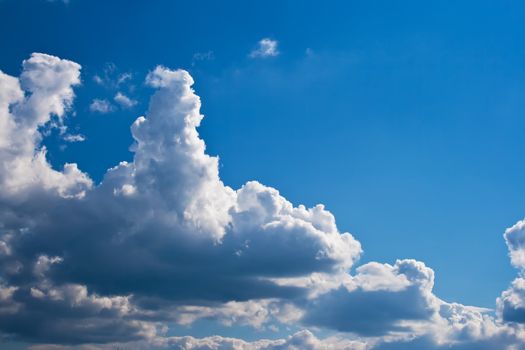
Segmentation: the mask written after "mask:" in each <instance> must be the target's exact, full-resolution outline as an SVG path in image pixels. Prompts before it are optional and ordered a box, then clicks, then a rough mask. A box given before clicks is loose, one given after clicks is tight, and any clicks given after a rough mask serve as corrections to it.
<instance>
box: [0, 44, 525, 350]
mask: <svg viewBox="0 0 525 350" xmlns="http://www.w3.org/2000/svg"><path fill="white" fill-rule="evenodd" d="M79 76H80V66H79V65H78V64H76V63H74V62H71V61H67V60H62V59H59V58H57V57H53V56H49V55H45V54H33V55H32V56H31V58H29V59H28V60H26V61H24V63H23V66H22V73H21V75H20V77H19V78H17V77H12V76H9V75H6V74H4V73H1V72H0V83H1V84H0V162H1V167H2V168H1V170H2V171H1V172H0V189H1V191H0V335H1V336H2V337H5V338H8V339H14V340H22V341H26V342H30V343H32V344H33V345H32V348H33V349H63V348H68V349H69V348H71V347H72V346H74V348H78V349H87V346H89V348H90V349H109V348H112V347H114V346H115V344H117V343H123V344H126V348H127V349H128V348H129V349H157V348H158V349H232V348H235V349H268V350H270V349H332V348H336V349H356V350H357V349H372V348H373V349H400V348H402V349H411V348H414V349H421V348H425V349H445V348H446V349H484V348H487V349H489V348H490V349H493V348H494V347H497V348H508V349H524V348H525V347H524V346H523V345H522V344H524V340H525V330H524V328H523V325H522V323H524V321H525V317H524V316H523V315H524V313H523V311H524V310H525V309H524V304H525V303H524V300H525V298H524V291H525V282H524V280H523V279H522V278H521V277H520V278H517V279H516V280H515V281H514V282H513V283H512V285H511V287H510V288H509V289H508V290H507V291H504V292H503V293H502V296H501V297H500V298H499V299H498V302H497V303H498V310H497V315H496V316H492V315H491V314H490V313H489V312H488V310H484V309H480V308H475V307H469V306H464V305H460V304H455V303H448V302H445V301H443V300H441V299H439V298H438V297H437V296H435V295H434V294H433V291H432V289H433V285H434V272H433V270H432V269H431V268H429V267H427V266H426V265H425V264H424V263H422V262H418V261H415V260H410V259H405V260H398V261H396V262H395V263H394V264H393V265H390V264H383V263H379V262H370V263H368V264H365V265H362V266H357V267H356V270H355V271H356V272H355V273H354V274H351V273H350V271H351V269H352V268H353V267H355V265H356V262H357V260H358V259H359V256H360V255H361V253H362V249H361V245H360V243H359V242H358V241H357V240H356V239H355V238H354V237H353V236H352V235H351V234H350V233H347V232H341V231H340V230H339V228H338V227H337V225H336V220H335V218H334V216H333V215H332V214H331V213H330V212H329V211H328V210H326V208H325V207H324V206H323V205H317V206H314V207H312V208H306V207H304V206H302V205H299V206H294V205H293V204H292V203H290V202H289V201H288V200H287V199H286V198H284V197H283V196H282V195H281V194H280V193H279V191H278V190H276V189H274V188H271V187H268V186H265V185H263V184H261V183H259V182H256V181H251V182H247V183H246V184H244V185H243V186H242V187H241V188H239V189H233V188H231V187H229V186H227V185H225V184H224V183H223V182H222V180H221V179H220V176H219V167H218V163H219V160H218V158H217V157H213V156H210V155H208V154H207V153H206V145H205V143H204V141H203V140H202V139H201V138H200V136H199V133H198V130H197V129H198V127H199V125H200V123H201V121H202V118H203V116H202V115H201V114H200V106H201V101H200V98H199V97H198V96H197V95H196V94H195V92H194V91H193V89H192V85H193V79H192V77H191V76H190V75H189V74H188V73H187V72H186V71H183V70H170V69H168V68H165V67H162V66H158V67H156V68H155V69H154V70H153V71H151V72H150V73H149V74H148V75H147V77H146V80H145V81H146V84H147V85H149V86H150V87H152V88H154V89H155V92H154V93H153V96H152V97H151V100H150V103H149V107H148V109H147V111H146V113H145V114H144V116H140V117H138V118H137V119H136V120H135V122H134V123H133V124H132V126H131V132H132V136H133V139H134V144H133V145H132V150H133V152H134V156H133V160H132V161H131V162H129V163H128V162H121V163H119V164H117V165H116V166H114V167H113V168H111V169H108V170H107V172H106V174H105V176H104V178H103V180H102V182H101V183H100V184H97V185H96V186H95V185H94V184H93V182H92V180H91V179H90V177H89V176H88V175H87V174H85V173H83V172H82V171H80V170H79V169H78V167H77V166H76V165H75V164H66V165H65V166H64V168H63V169H62V170H60V171H59V170H56V169H53V168H52V167H51V166H50V165H49V163H48V162H47V160H46V150H45V147H43V146H42V139H43V137H44V136H43V135H42V134H41V132H40V130H41V127H42V126H46V125H47V126H49V125H51V126H52V125H53V120H55V119H57V120H59V121H60V120H62V119H63V118H65V116H66V112H67V111H68V109H69V108H70V107H71V104H72V102H73V98H74V92H73V87H74V86H76V85H78V84H79V81H80V80H79ZM122 96H124V95H122ZM523 232H524V230H523V224H521V223H518V224H517V225H516V226H514V227H513V228H511V229H509V230H507V232H506V233H505V239H506V241H507V244H508V246H509V250H510V255H511V259H512V263H513V265H515V266H516V267H517V268H519V269H520V270H521V272H523V268H524V265H525V263H524V262H523V261H522V260H523V259H522V257H523V256H524V255H523V247H524V246H525V244H524V243H523V242H524V240H523ZM199 319H207V320H214V321H216V322H220V323H222V324H226V325H232V326H236V325H245V326H250V327H254V328H259V329H262V328H264V327H267V326H269V325H277V326H279V327H288V326H290V325H294V326H300V327H304V328H310V329H311V330H310V331H309V330H304V331H300V332H298V333H295V334H293V335H290V336H289V337H288V338H284V339H278V340H260V341H256V342H246V341H244V340H241V339H231V338H223V337H219V336H216V337H209V338H202V339H195V338H192V337H170V336H168V335H167V325H168V324H179V325H188V324H191V323H193V322H195V321H197V320H199ZM316 329H326V330H330V331H332V332H338V335H337V336H335V337H329V338H325V339H319V338H318V337H317V336H315V335H314V334H313V333H312V331H315V330H316Z"/></svg>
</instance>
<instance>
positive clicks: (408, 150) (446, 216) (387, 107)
mask: <svg viewBox="0 0 525 350" xmlns="http://www.w3.org/2000/svg"><path fill="white" fill-rule="evenodd" d="M524 11H525V3H523V2H520V1H498V2H495V1H463V2H457V1H425V2H422V1H404V2H402V3H401V2H392V1H360V2H358V1H338V2H335V1H334V2H328V3H327V2H324V3H323V6H320V5H319V2H314V1H303V2H301V3H300V5H298V3H297V2H291V1H282V0H281V1H264V2H263V1H259V2H247V1H220V2H219V1H193V2H190V1H160V0H159V1H153V2H151V1H148V2H146V1H143V2H138V1H125V0H122V1H95V0H90V1H86V0H70V2H69V3H67V4H64V3H63V2H61V1H55V2H47V1H42V0H38V1H37V0H35V1H29V0H16V1H15V0H3V1H0V48H1V54H0V69H1V70H3V71H4V72H6V73H8V74H11V75H15V76H17V75H18V74H19V71H20V63H21V61H22V60H23V59H26V58H28V57H29V55H30V54H31V53H32V52H45V53H48V54H52V55H56V56H60V57H62V58H67V59H70V60H73V61H76V62H78V63H80V64H81V65H82V66H83V70H82V71H83V85H82V86H81V87H79V88H78V89H77V90H76V92H77V100H76V103H75V108H74V110H75V111H76V115H75V116H71V117H70V119H69V121H68V124H69V125H70V126H71V128H73V129H74V128H78V131H79V132H80V133H82V134H83V135H86V137H87V140H86V141H85V142H82V143H74V144H68V146H67V148H65V149H63V147H62V148H61V147H60V146H61V145H63V144H61V143H60V142H59V141H57V138H56V137H55V138H54V137H53V135H51V136H50V137H49V139H48V140H46V141H45V142H46V144H47V145H48V147H49V149H50V154H49V158H50V160H51V161H52V163H53V164H54V165H55V166H57V167H60V166H61V164H63V163H64V162H67V161H69V162H71V161H75V162H78V163H79V166H80V168H81V169H82V170H84V171H87V172H88V173H90V174H91V175H92V176H93V177H94V178H95V179H97V180H100V179H101V176H102V174H103V173H104V172H105V170H106V169H107V168H108V167H111V166H113V165H115V164H116V163H118V161H120V160H129V159H130V158H131V153H130V152H129V151H128V147H129V145H130V144H131V141H132V140H131V136H130V134H129V125H130V124H131V122H132V121H133V120H134V119H135V118H136V117H137V116H138V115H140V114H141V113H144V111H145V109H146V107H147V106H146V103H147V98H148V96H149V95H150V92H151V91H149V90H148V88H146V87H145V86H144V85H143V80H144V76H145V74H146V73H147V72H148V71H149V70H151V69H152V68H154V67H155V66H156V65H157V64H162V65H165V66H168V67H171V68H184V69H187V70H188V71H190V73H191V74H192V75H193V77H194V79H195V81H196V84H195V89H196V91H197V94H198V95H200V96H201V98H202V102H203V107H202V111H203V113H204V115H205V116H206V118H205V120H204V122H203V125H202V127H201V128H200V131H201V134H202V136H203V138H204V139H205V140H206V143H207V146H208V152H209V153H211V154H214V155H215V154H217V155H220V159H221V177H222V179H223V180H224V182H225V183H226V184H228V185H230V186H232V187H234V188H237V187H238V186H240V185H242V184H243V183H244V182H246V181H247V180H251V179H257V180H259V181H261V182H262V183H265V184H267V185H270V186H274V187H276V188H278V189H279V190H280V191H281V192H282V193H283V194H284V195H285V196H286V197H287V198H288V199H290V200H291V201H292V202H294V203H295V204H299V203H304V204H306V205H314V204H316V203H323V204H325V205H326V206H327V208H328V209H329V210H330V211H331V212H333V213H334V214H335V216H336V218H337V222H338V225H339V227H340V229H341V230H344V231H350V232H351V233H353V234H354V235H355V236H356V238H357V239H358V240H359V241H361V243H362V244H363V248H364V251H365V255H364V257H363V261H369V260H378V261H384V262H390V263H392V262H394V261H395V259H396V258H416V259H419V260H422V261H425V263H426V264H427V265H428V266H430V267H432V268H433V269H434V270H435V271H436V276H437V280H436V287H435V292H436V294H437V295H438V296H440V297H442V298H444V299H445V300H450V301H457V302H462V303H465V304H475V305H478V306H486V307H493V306H494V300H495V298H496V297H497V296H498V295H499V294H500V292H501V290H503V289H505V288H506V286H507V285H508V284H509V282H510V281H511V280H512V278H513V277H514V276H515V271H513V269H512V268H511V267H510V264H509V261H508V258H507V257H506V255H507V249H506V247H505V244H504V241H503V238H502V233H503V231H504V230H505V228H506V227H508V226H510V225H512V224H513V223H514V222H516V221H517V220H518V219H520V218H522V217H523V216H524V215H525V205H524V203H523V199H522V198H523V196H522V194H523V192H524V190H525V182H524V181H523V174H524V172H525V163H524V162H523V161H522V152H523V150H524V149H525V138H524V137H523V136H522V135H523V130H525V118H524V112H525V99H524V98H523V97H524V94H525V79H524V78H525V77H524V75H525V45H523V42H525V41H524V39H525V37H524V36H525V27H524V26H523V21H522V19H523V16H522V14H523V13H524ZM264 37H269V38H272V39H275V40H277V41H278V48H279V51H280V54H279V55H278V56H276V57H268V58H265V59H252V58H250V57H249V53H250V51H251V50H253V49H254V47H255V46H256V44H257V42H258V41H259V40H260V39H261V38H264ZM208 53H210V54H208ZM195 54H201V55H200V57H201V58H204V59H200V60H199V59H196V58H195V57H196V56H195ZM108 63H112V64H114V65H115V67H116V68H115V69H116V70H118V71H119V72H131V73H133V79H132V82H133V84H134V86H135V87H134V88H133V87H132V86H131V85H129V86H128V87H127V89H128V90H127V91H126V93H127V94H128V95H130V96H132V97H133V98H134V99H137V100H138V101H139V104H138V105H136V106H135V107H133V109H130V110H125V111H122V110H120V111H116V112H114V113H110V114H107V115H100V114H94V113H92V112H90V110H89V104H90V102H91V101H92V99H94V98H112V96H113V95H114V94H115V90H112V89H111V88H104V87H101V86H99V85H97V84H96V83H95V82H94V81H93V76H94V75H95V74H99V75H100V74H103V72H104V69H105V67H107V66H108Z"/></svg>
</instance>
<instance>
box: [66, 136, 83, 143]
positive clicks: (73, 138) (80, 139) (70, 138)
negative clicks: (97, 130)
mask: <svg viewBox="0 0 525 350" xmlns="http://www.w3.org/2000/svg"><path fill="white" fill-rule="evenodd" d="M63 138H64V141H67V142H84V141H86V137H85V136H84V135H81V134H66V135H64V137H63Z"/></svg>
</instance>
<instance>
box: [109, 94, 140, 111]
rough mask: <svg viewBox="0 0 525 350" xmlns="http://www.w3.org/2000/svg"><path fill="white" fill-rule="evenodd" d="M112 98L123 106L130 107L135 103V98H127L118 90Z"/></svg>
mask: <svg viewBox="0 0 525 350" xmlns="http://www.w3.org/2000/svg"><path fill="white" fill-rule="evenodd" d="M113 100H115V102H116V103H118V104H119V105H120V106H121V107H123V108H131V107H133V106H135V105H136V104H137V101H136V100H133V99H131V98H129V97H128V96H126V95H124V94H123V93H122V92H120V91H119V92H117V94H116V95H115V97H114V98H113Z"/></svg>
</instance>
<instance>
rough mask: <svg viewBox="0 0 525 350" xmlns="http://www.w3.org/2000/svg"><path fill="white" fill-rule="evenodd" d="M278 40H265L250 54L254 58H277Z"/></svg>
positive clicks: (260, 41)
mask: <svg viewBox="0 0 525 350" xmlns="http://www.w3.org/2000/svg"><path fill="white" fill-rule="evenodd" d="M277 46H278V42H277V40H273V39H270V38H263V39H261V40H259V42H258V43H257V47H256V48H255V49H254V50H253V51H252V52H250V57H252V58H265V57H275V56H277V55H279V50H278V47H277Z"/></svg>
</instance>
